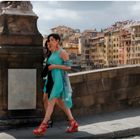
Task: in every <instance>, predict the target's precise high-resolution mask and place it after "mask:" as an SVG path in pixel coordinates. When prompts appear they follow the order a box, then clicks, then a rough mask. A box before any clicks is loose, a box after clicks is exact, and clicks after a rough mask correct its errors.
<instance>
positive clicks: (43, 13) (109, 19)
mask: <svg viewBox="0 0 140 140" xmlns="http://www.w3.org/2000/svg"><path fill="white" fill-rule="evenodd" d="M31 3H32V5H33V11H34V12H35V13H36V14H37V16H38V21H37V24H38V29H39V31H40V33H41V34H42V35H47V34H49V33H51V28H54V27H57V26H59V25H65V26H68V27H71V28H73V29H80V31H81V32H83V31H84V30H86V29H95V28H96V29H97V31H100V30H101V29H104V28H107V27H109V26H111V25H112V24H114V23H115V22H117V21H124V20H134V21H140V1H31Z"/></svg>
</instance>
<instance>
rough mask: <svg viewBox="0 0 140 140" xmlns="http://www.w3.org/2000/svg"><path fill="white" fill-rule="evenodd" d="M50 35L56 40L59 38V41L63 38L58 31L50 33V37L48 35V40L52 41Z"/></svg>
mask: <svg viewBox="0 0 140 140" xmlns="http://www.w3.org/2000/svg"><path fill="white" fill-rule="evenodd" d="M50 37H53V38H54V39H55V40H59V42H60V40H61V39H60V35H59V34H57V33H52V34H49V35H48V37H47V39H48V41H50Z"/></svg>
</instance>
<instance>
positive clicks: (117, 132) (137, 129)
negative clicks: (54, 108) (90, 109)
mask: <svg viewBox="0 0 140 140" xmlns="http://www.w3.org/2000/svg"><path fill="white" fill-rule="evenodd" d="M77 121H78V122H79V124H80V127H79V132H77V133H73V134H68V133H65V128H66V125H67V122H59V123H58V122H54V126H53V127H52V128H49V129H48V131H47V132H46V134H45V135H44V136H42V137H41V138H42V139H52V138H53V139H64V138H65V139H77V138H85V139H87V138H102V139H103V138H123V137H125V138H126V137H129V136H133V135H140V109H133V110H132V109H131V110H123V111H118V112H114V113H104V114H99V115H90V116H84V117H81V118H78V119H77ZM33 129H34V127H25V128H17V129H9V130H5V131H1V132H0V139H9V138H10V139H12V138H15V139H18V138H20V139H36V138H39V137H35V136H34V135H33V134H32V130H33Z"/></svg>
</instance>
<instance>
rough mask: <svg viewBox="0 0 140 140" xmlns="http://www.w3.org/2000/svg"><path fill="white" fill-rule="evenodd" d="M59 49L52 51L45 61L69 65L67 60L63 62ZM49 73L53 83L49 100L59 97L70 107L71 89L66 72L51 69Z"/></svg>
mask: <svg viewBox="0 0 140 140" xmlns="http://www.w3.org/2000/svg"><path fill="white" fill-rule="evenodd" d="M61 51H62V49H61V48H60V49H59V50H58V51H55V52H53V53H52V54H51V56H50V57H49V59H48V61H47V63H48V64H56V65H70V63H69V62H64V61H63V59H62V58H61V57H60V52H61ZM51 74H52V79H53V82H54V84H53V88H52V91H51V94H50V97H49V100H52V99H53V98H61V99H62V100H63V101H64V104H65V106H66V107H67V108H71V107H72V89H71V85H70V81H69V78H68V74H67V72H66V71H64V70H62V69H52V70H51Z"/></svg>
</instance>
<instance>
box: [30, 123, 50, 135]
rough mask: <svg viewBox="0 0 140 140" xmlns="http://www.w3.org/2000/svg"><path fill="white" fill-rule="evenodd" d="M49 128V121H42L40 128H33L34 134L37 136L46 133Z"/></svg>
mask: <svg viewBox="0 0 140 140" xmlns="http://www.w3.org/2000/svg"><path fill="white" fill-rule="evenodd" d="M47 128H48V124H47V123H41V124H40V126H39V127H38V128H36V129H34V130H33V134H34V135H37V136H41V135H44V134H45V132H46V130H47Z"/></svg>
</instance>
